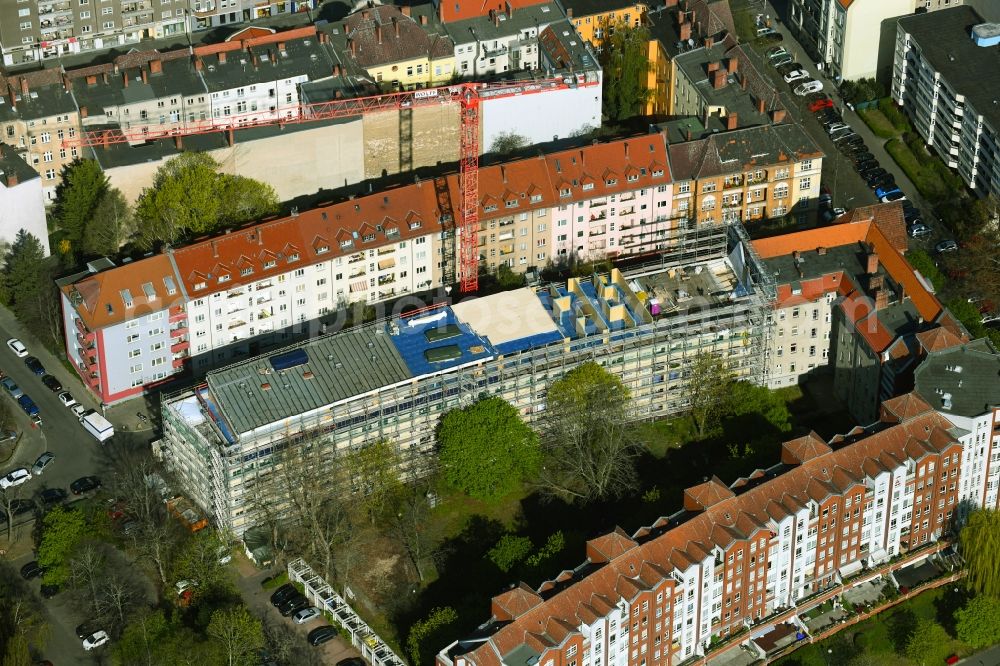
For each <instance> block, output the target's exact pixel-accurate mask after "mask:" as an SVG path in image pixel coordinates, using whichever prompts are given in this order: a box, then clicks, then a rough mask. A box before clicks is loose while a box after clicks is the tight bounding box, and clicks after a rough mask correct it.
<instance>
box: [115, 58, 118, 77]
mask: <svg viewBox="0 0 1000 666" xmlns="http://www.w3.org/2000/svg"><path fill="white" fill-rule="evenodd" d="M117 73H118V61H117V60H115V74H117Z"/></svg>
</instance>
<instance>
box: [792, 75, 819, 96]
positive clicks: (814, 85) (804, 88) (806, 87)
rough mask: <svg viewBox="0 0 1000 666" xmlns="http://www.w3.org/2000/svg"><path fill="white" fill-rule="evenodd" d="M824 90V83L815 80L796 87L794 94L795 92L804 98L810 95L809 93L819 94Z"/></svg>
mask: <svg viewBox="0 0 1000 666" xmlns="http://www.w3.org/2000/svg"><path fill="white" fill-rule="evenodd" d="M822 89H823V84H822V83H820V82H819V81H816V80H815V79H809V80H808V81H804V82H802V83H800V84H799V85H797V86H795V88H794V89H793V90H792V92H794V93H795V94H796V95H798V96H799V97H802V96H803V95H808V94H809V93H814V92H819V91H820V90H822Z"/></svg>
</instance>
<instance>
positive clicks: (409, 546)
mask: <svg viewBox="0 0 1000 666" xmlns="http://www.w3.org/2000/svg"><path fill="white" fill-rule="evenodd" d="M431 487H432V482H431V481H429V480H419V481H416V482H415V483H414V484H413V485H412V486H409V487H407V489H406V492H405V493H403V494H402V496H401V497H400V498H399V502H398V503H397V505H396V515H395V516H394V517H392V518H391V519H390V525H391V527H392V529H391V530H390V531H389V533H390V535H391V536H392V537H394V538H395V539H396V541H398V543H399V545H400V546H402V548H403V552H405V553H406V557H407V559H409V561H410V565H411V566H412V567H413V571H414V573H416V576H417V580H419V581H420V582H421V583H422V582H423V581H424V578H425V575H426V572H425V571H424V567H425V566H426V564H427V563H428V561H433V558H434V557H435V556H436V555H437V554H438V553H439V552H440V551H439V546H440V544H441V538H442V534H441V533H440V531H439V530H438V529H437V527H436V526H437V522H436V521H433V520H431V516H430V514H431V511H432V510H433V506H432V505H431Z"/></svg>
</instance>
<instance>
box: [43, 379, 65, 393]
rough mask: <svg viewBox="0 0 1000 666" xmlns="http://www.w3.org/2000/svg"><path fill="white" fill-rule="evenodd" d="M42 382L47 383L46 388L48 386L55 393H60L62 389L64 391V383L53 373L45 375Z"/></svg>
mask: <svg viewBox="0 0 1000 666" xmlns="http://www.w3.org/2000/svg"><path fill="white" fill-rule="evenodd" d="M42 383H43V384H45V386H46V388H48V389H49V390H50V391H52V392H53V393H59V392H60V391H62V384H60V383H59V380H58V379H56V378H55V377H53V376H52V375H43V376H42Z"/></svg>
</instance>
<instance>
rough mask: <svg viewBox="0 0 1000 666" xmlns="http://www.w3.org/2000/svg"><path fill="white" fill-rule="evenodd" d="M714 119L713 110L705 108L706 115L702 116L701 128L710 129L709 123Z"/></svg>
mask: <svg viewBox="0 0 1000 666" xmlns="http://www.w3.org/2000/svg"><path fill="white" fill-rule="evenodd" d="M711 117H712V109H711V108H710V107H707V106H706V107H705V113H703V114H701V126H702V127H704V128H705V129H708V121H709V119H710V118H711Z"/></svg>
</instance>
